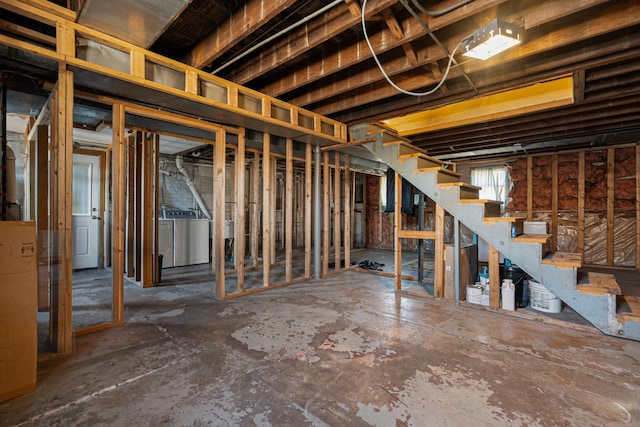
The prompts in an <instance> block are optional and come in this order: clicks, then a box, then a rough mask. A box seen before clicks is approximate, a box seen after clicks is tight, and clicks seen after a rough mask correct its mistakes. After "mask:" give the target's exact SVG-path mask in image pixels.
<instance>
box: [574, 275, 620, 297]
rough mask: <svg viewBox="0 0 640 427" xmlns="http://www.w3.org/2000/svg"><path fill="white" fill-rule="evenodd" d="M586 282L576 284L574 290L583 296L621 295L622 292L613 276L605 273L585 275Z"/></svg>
mask: <svg viewBox="0 0 640 427" xmlns="http://www.w3.org/2000/svg"><path fill="white" fill-rule="evenodd" d="M587 278H588V279H587V282H586V283H578V284H577V285H576V289H577V290H578V291H579V292H580V293H583V294H589V295H607V294H613V295H621V294H622V290H621V289H620V286H619V285H618V282H617V281H616V278H615V276H614V275H613V274H607V273H596V272H589V273H587Z"/></svg>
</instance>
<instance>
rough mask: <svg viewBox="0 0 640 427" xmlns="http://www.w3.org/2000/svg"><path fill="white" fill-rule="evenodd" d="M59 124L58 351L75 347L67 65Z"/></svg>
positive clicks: (54, 307) (54, 215) (55, 144)
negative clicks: (73, 331)
mask: <svg viewBox="0 0 640 427" xmlns="http://www.w3.org/2000/svg"><path fill="white" fill-rule="evenodd" d="M54 102H55V114H56V119H55V127H52V132H53V133H54V134H55V138H54V139H53V141H52V151H53V154H52V161H51V163H52V170H53V172H54V174H53V181H52V188H51V190H52V196H53V197H54V199H55V202H56V203H55V208H54V207H53V206H52V210H51V224H52V228H53V232H54V237H53V242H52V243H53V244H52V246H51V247H52V249H53V251H54V262H53V265H52V276H53V280H52V282H51V297H52V302H51V312H52V320H53V325H52V326H53V334H52V338H53V344H54V347H55V348H56V350H57V352H58V353H63V354H68V353H71V351H72V350H73V333H72V330H73V324H72V316H71V313H72V291H71V289H72V288H71V284H72V261H73V256H72V253H73V247H72V245H73V244H72V226H71V211H72V209H71V197H72V196H71V195H72V181H73V73H72V72H71V71H69V70H67V69H66V66H65V65H63V64H60V65H59V66H58V91H57V94H56V97H55V101H54Z"/></svg>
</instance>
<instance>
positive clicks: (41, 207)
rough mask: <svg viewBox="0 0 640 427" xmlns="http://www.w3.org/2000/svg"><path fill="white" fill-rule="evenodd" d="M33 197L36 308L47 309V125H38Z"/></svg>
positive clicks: (48, 247) (48, 248) (48, 251)
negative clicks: (35, 231)
mask: <svg viewBox="0 0 640 427" xmlns="http://www.w3.org/2000/svg"><path fill="white" fill-rule="evenodd" d="M36 144H37V145H36V152H35V153H33V154H34V157H35V159H36V164H37V165H38V166H37V172H36V174H35V177H36V188H35V193H34V195H35V197H36V200H37V203H36V207H35V219H36V230H37V237H38V310H41V311H46V310H49V254H50V250H51V248H50V245H49V243H50V242H49V126H47V125H39V126H38V129H37V136H36Z"/></svg>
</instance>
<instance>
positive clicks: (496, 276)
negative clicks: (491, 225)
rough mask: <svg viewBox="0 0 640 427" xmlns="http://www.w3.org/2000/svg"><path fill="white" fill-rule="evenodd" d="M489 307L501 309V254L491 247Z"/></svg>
mask: <svg viewBox="0 0 640 427" xmlns="http://www.w3.org/2000/svg"><path fill="white" fill-rule="evenodd" d="M489 306H490V307H491V308H500V252H498V250H497V249H496V248H494V247H493V246H491V245H489Z"/></svg>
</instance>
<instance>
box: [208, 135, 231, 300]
mask: <svg viewBox="0 0 640 427" xmlns="http://www.w3.org/2000/svg"><path fill="white" fill-rule="evenodd" d="M226 138H227V135H226V132H224V131H222V130H221V131H218V133H217V135H216V142H215V144H214V153H213V205H214V208H213V218H212V226H213V227H214V228H213V233H212V236H213V241H212V244H213V248H212V262H211V268H212V269H213V274H214V275H215V277H216V297H217V298H218V299H224V297H225V295H226V289H225V277H224V249H225V248H224V245H225V242H224V209H225V202H226V200H225V173H226V166H225V165H226V150H227V147H226Z"/></svg>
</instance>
